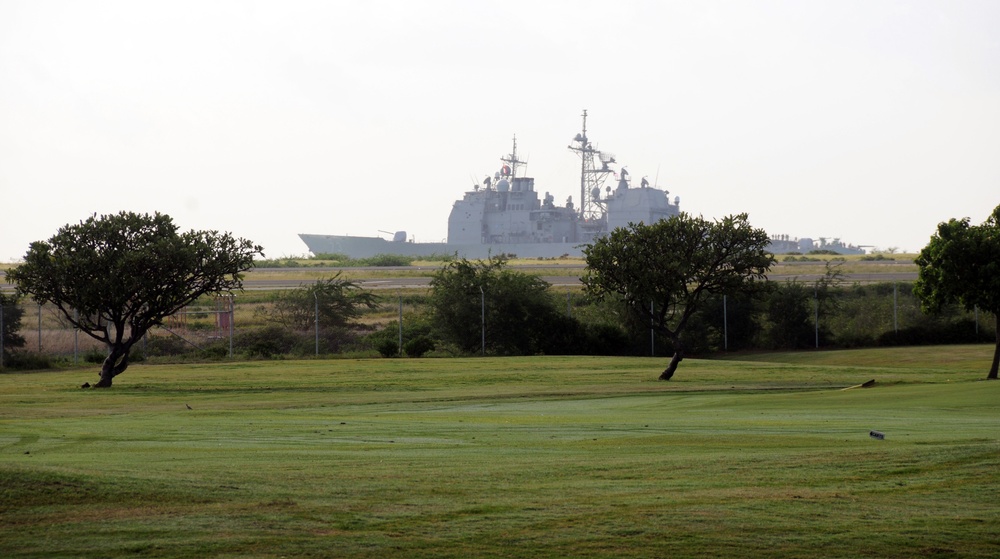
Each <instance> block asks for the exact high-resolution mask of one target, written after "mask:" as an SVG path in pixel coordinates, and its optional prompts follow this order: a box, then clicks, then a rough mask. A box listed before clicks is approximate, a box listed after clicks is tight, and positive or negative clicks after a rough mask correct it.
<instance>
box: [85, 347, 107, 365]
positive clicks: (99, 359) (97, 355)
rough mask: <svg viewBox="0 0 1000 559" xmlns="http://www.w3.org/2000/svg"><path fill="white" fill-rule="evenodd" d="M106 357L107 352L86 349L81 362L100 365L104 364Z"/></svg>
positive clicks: (94, 348)
mask: <svg viewBox="0 0 1000 559" xmlns="http://www.w3.org/2000/svg"><path fill="white" fill-rule="evenodd" d="M107 357H108V354H107V352H104V351H101V350H100V349H97V348H96V347H92V348H90V349H88V350H87V352H86V353H84V354H83V362H84V363H97V364H101V363H104V360H105V359H106V358H107Z"/></svg>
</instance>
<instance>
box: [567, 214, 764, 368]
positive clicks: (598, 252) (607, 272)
mask: <svg viewBox="0 0 1000 559" xmlns="http://www.w3.org/2000/svg"><path fill="white" fill-rule="evenodd" d="M769 243H770V239H769V237H768V235H767V232H765V231H764V230H763V229H754V228H753V227H751V225H750V223H749V222H748V221H747V214H745V213H744V214H739V215H735V216H728V217H725V218H723V219H721V220H717V221H708V220H706V219H704V218H702V217H700V216H699V217H693V216H690V215H688V214H686V213H681V214H680V215H678V216H675V217H672V218H669V219H662V220H660V221H657V222H656V223H653V224H650V225H645V224H643V223H638V224H636V223H630V224H629V225H628V227H621V228H618V229H615V230H614V231H612V232H611V233H610V234H609V235H607V236H604V237H601V238H599V239H597V240H596V241H595V242H594V243H593V244H592V245H589V246H588V247H586V248H584V250H583V253H584V256H585V258H586V262H587V272H586V273H585V275H584V277H583V280H582V281H583V284H584V287H585V290H586V292H587V293H588V294H589V295H591V296H593V297H595V298H596V299H598V300H602V299H605V298H607V297H614V298H617V299H619V300H621V301H622V302H623V303H624V304H625V306H626V308H628V309H629V311H630V312H632V313H634V315H635V316H636V317H638V318H640V319H641V320H643V321H644V322H646V323H649V324H650V325H651V327H652V328H653V329H654V330H655V331H657V332H659V333H660V334H662V335H664V336H666V337H667V339H669V340H670V341H671V342H672V344H673V347H674V355H673V357H672V358H671V360H670V363H669V365H668V366H667V368H666V369H665V370H664V371H663V373H662V374H661V375H660V379H661V380H670V378H671V377H673V375H674V372H675V371H676V370H677V365H678V364H679V363H680V362H681V360H682V359H683V358H684V342H683V333H684V329H685V327H686V326H687V324H688V321H689V319H690V318H691V316H692V315H693V314H694V313H695V312H696V311H697V310H698V308H699V307H700V305H701V304H702V303H703V302H704V301H705V299H706V296H708V295H710V294H718V295H736V294H738V293H745V294H749V295H754V294H756V293H758V292H759V291H761V290H763V288H764V287H765V281H766V279H767V278H766V274H767V272H768V270H769V269H770V267H771V264H773V263H774V256H773V255H772V254H770V253H769V252H768V251H767V247H768V244H769Z"/></svg>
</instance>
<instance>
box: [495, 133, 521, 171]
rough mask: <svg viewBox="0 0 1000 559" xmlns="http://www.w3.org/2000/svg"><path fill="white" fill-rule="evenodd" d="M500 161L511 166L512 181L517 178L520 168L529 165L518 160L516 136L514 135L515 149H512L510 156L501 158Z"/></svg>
mask: <svg viewBox="0 0 1000 559" xmlns="http://www.w3.org/2000/svg"><path fill="white" fill-rule="evenodd" d="M500 161H503V162H504V163H508V164H509V165H510V176H511V179H513V178H514V177H516V176H517V169H518V167H520V166H521V165H524V164H526V163H527V162H526V161H521V160H520V159H518V158H517V135H516V134H515V135H514V147H513V149H511V151H510V155H508V156H506V157H501V158H500Z"/></svg>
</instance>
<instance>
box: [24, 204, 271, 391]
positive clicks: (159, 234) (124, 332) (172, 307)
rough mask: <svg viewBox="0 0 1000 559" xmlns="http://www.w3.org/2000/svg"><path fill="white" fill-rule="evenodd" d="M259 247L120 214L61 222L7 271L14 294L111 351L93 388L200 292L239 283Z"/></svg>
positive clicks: (159, 217) (166, 219)
mask: <svg viewBox="0 0 1000 559" xmlns="http://www.w3.org/2000/svg"><path fill="white" fill-rule="evenodd" d="M261 251H262V248H261V247H260V246H258V245H254V244H253V243H252V242H250V241H248V240H246V239H239V238H236V237H233V236H232V235H231V234H229V233H219V232H218V231H188V232H186V233H178V228H177V226H176V225H174V223H173V220H172V219H171V218H170V216H167V215H163V214H160V213H156V214H154V215H152V216H150V215H148V214H136V213H132V212H121V213H118V214H114V215H104V216H101V217H97V216H96V215H95V216H92V217H90V218H88V219H87V220H86V221H82V222H80V223H78V224H75V225H65V226H63V227H61V228H60V229H59V231H58V232H57V233H56V234H55V235H54V236H52V237H51V238H50V239H49V240H48V241H36V242H34V243H31V247H30V248H29V249H28V252H27V254H26V255H25V257H24V263H23V264H21V265H19V266H17V267H16V268H14V269H12V270H10V271H9V272H8V273H7V280H8V281H10V282H12V283H15V284H17V286H18V291H19V292H20V293H23V294H30V295H31V296H32V298H33V299H34V300H35V301H36V302H38V303H53V304H54V305H55V306H56V308H57V309H58V310H59V311H60V312H61V313H62V315H63V316H64V317H65V319H66V320H67V321H68V322H69V323H71V324H73V325H74V326H75V327H77V328H79V329H80V331H82V332H83V333H84V334H87V335H88V336H90V337H92V338H94V339H96V340H98V341H100V342H101V343H103V344H105V345H106V346H107V347H108V348H109V352H108V356H107V358H106V359H105V361H104V364H103V366H102V367H101V380H100V382H98V383H97V385H96V386H98V387H107V386H111V383H112V379H113V378H114V377H115V376H117V375H119V374H121V373H122V372H124V371H125V369H126V368H127V367H128V363H129V352H130V349H131V348H132V346H133V345H134V344H135V343H136V342H138V341H139V340H141V339H142V337H143V336H144V335H145V334H146V332H147V331H148V330H149V329H150V328H153V327H154V326H158V325H160V324H162V323H163V320H164V319H165V318H166V317H168V316H170V315H172V314H174V313H176V312H178V311H180V310H181V309H183V308H184V307H185V306H187V305H188V304H190V303H191V302H193V301H195V300H196V299H198V298H199V297H201V296H202V295H205V294H215V293H226V292H231V291H232V290H234V289H240V288H242V285H243V282H242V276H241V273H242V272H244V271H246V270H248V269H250V268H251V267H252V266H253V257H254V256H255V255H257V254H262V252H261Z"/></svg>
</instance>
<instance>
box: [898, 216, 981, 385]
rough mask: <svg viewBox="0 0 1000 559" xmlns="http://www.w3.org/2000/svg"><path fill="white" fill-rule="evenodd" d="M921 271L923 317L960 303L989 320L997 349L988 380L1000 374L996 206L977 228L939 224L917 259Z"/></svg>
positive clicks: (918, 288) (958, 222) (962, 222)
mask: <svg viewBox="0 0 1000 559" xmlns="http://www.w3.org/2000/svg"><path fill="white" fill-rule="evenodd" d="M916 263H917V266H919V270H918V272H917V274H918V275H917V282H916V284H915V285H914V286H913V292H914V293H915V294H916V295H917V297H918V298H919V299H920V306H921V308H922V309H923V310H924V311H925V312H929V313H936V312H939V311H940V310H941V308H942V307H943V306H944V305H948V304H953V303H959V304H961V305H962V306H963V307H965V309H966V310H968V311H971V310H973V309H976V308H978V309H979V310H983V311H986V312H989V313H992V314H993V320H994V329H995V330H996V348H995V349H994V351H993V363H992V365H991V366H990V371H989V373H988V374H987V376H986V378H988V379H994V380H995V379H996V378H997V370H998V368H1000V320H998V318H997V314H1000V206H997V207H996V208H995V209H994V210H993V213H992V214H991V215H990V216H989V217H988V218H987V219H986V221H985V222H983V223H982V224H981V225H970V223H969V218H967V217H966V218H962V219H954V218H952V219H950V220H948V221H947V222H943V223H939V224H938V228H937V232H936V233H935V234H934V235H933V236H932V237H931V240H930V242H928V243H927V246H925V247H924V248H923V250H921V251H920V254H919V255H918V256H917V259H916Z"/></svg>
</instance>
